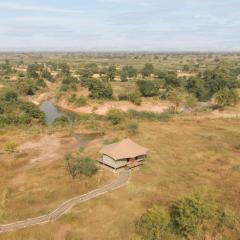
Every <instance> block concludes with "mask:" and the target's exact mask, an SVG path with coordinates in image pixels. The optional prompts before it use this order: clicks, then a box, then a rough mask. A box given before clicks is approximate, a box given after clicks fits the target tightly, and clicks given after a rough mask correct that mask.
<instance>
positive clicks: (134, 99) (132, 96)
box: [129, 92, 142, 105]
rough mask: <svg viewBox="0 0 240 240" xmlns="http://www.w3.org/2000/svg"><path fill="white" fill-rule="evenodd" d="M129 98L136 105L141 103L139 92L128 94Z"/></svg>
mask: <svg viewBox="0 0 240 240" xmlns="http://www.w3.org/2000/svg"><path fill="white" fill-rule="evenodd" d="M129 100H130V101H131V102H132V103H134V104H136V105H141V103H142V99H141V94H140V93H139V92H134V93H131V94H130V95H129Z"/></svg>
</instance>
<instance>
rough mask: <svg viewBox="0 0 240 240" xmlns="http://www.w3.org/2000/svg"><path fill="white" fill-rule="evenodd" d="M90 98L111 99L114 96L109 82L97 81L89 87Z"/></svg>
mask: <svg viewBox="0 0 240 240" xmlns="http://www.w3.org/2000/svg"><path fill="white" fill-rule="evenodd" d="M89 91H90V97H91V98H94V99H111V98H112V95H113V90H112V86H111V85H110V84H109V83H108V82H103V81H101V80H95V81H93V82H92V83H91V85H90V87H89Z"/></svg>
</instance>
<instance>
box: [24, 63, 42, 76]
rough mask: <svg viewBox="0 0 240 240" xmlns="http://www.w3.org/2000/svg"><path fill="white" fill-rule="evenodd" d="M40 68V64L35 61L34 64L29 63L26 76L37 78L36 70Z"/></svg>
mask: <svg viewBox="0 0 240 240" xmlns="http://www.w3.org/2000/svg"><path fill="white" fill-rule="evenodd" d="M39 70H40V65H38V64H37V63H34V64H29V65H28V67H27V77H28V78H35V79H36V78H38V76H39V74H38V73H37V71H39Z"/></svg>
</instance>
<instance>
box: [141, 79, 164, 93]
mask: <svg viewBox="0 0 240 240" xmlns="http://www.w3.org/2000/svg"><path fill="white" fill-rule="evenodd" d="M137 86H138V88H139V91H140V93H141V94H142V96H144V97H153V96H158V95H159V89H160V82H159V81H153V80H139V81H137Z"/></svg>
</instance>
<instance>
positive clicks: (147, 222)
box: [135, 206, 171, 240]
mask: <svg viewBox="0 0 240 240" xmlns="http://www.w3.org/2000/svg"><path fill="white" fill-rule="evenodd" d="M169 224H170V216H169V213H168V211H167V210H166V209H164V208H161V207H157V206H155V207H154V208H152V209H149V210H148V211H147V212H146V213H144V214H143V215H142V216H141V218H140V219H139V220H138V221H137V222H136V224H135V226H136V232H137V233H138V234H139V235H140V236H141V237H142V239H143V240H166V239H169V237H170V235H171V234H170V232H169Z"/></svg>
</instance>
